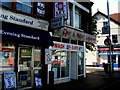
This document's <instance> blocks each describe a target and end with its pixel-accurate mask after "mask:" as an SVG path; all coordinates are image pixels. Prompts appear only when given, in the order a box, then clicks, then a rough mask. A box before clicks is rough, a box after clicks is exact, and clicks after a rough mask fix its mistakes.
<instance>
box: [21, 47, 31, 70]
mask: <svg viewBox="0 0 120 90" xmlns="http://www.w3.org/2000/svg"><path fill="white" fill-rule="evenodd" d="M31 60H32V48H31V47H20V52H19V66H20V67H19V68H20V71H21V70H29V69H30V67H31Z"/></svg>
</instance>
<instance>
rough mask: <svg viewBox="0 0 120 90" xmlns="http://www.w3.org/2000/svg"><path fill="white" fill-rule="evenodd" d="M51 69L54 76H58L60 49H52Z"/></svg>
mask: <svg viewBox="0 0 120 90" xmlns="http://www.w3.org/2000/svg"><path fill="white" fill-rule="evenodd" d="M51 61H52V71H54V78H55V79H56V78H60V50H52V60H51Z"/></svg>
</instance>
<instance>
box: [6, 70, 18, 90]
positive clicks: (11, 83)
mask: <svg viewBox="0 0 120 90" xmlns="http://www.w3.org/2000/svg"><path fill="white" fill-rule="evenodd" d="M4 88H5V90H12V89H13V90H14V89H15V88H16V75H15V72H13V71H6V72H4Z"/></svg>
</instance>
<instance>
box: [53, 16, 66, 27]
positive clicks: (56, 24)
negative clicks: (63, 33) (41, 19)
mask: <svg viewBox="0 0 120 90" xmlns="http://www.w3.org/2000/svg"><path fill="white" fill-rule="evenodd" d="M63 26H64V18H63V17H56V18H53V19H52V20H51V29H57V28H60V27H63Z"/></svg>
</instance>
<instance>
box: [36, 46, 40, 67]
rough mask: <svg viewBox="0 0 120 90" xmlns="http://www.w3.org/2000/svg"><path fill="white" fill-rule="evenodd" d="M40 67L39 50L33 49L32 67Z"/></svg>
mask: <svg viewBox="0 0 120 90" xmlns="http://www.w3.org/2000/svg"><path fill="white" fill-rule="evenodd" d="M40 66H41V49H40V48H35V49H34V67H40Z"/></svg>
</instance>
